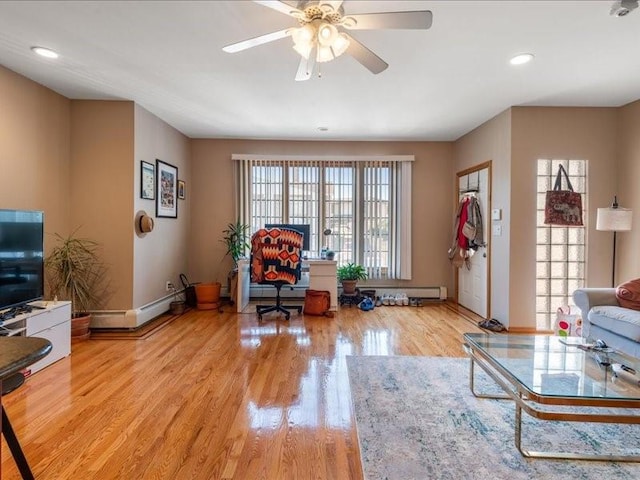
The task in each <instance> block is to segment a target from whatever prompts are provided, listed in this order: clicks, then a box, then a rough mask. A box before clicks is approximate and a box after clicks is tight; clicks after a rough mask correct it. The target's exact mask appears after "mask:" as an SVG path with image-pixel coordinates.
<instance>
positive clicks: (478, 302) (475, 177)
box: [456, 162, 491, 319]
mask: <svg viewBox="0 0 640 480" xmlns="http://www.w3.org/2000/svg"><path fill="white" fill-rule="evenodd" d="M456 176H457V182H456V184H457V199H458V202H461V201H464V200H465V199H467V198H468V197H473V199H475V201H476V202H477V204H478V206H479V209H480V214H481V216H482V231H483V239H482V240H483V243H482V244H481V246H480V247H478V249H477V250H475V251H473V250H472V251H470V253H471V255H470V257H469V258H468V259H467V262H465V265H463V266H462V267H460V268H457V269H456V286H457V289H456V296H457V302H458V304H459V305H461V306H463V307H465V308H466V309H468V310H471V311H472V312H474V313H476V314H478V315H479V316H481V317H482V318H485V319H488V318H490V312H491V299H490V275H489V271H490V265H491V255H490V252H491V230H490V228H491V222H490V218H489V217H490V212H491V162H486V163H483V164H480V165H477V166H475V167H471V168H469V169H466V170H463V171H461V172H458V173H457V174H456Z"/></svg>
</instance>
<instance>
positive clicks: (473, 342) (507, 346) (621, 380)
mask: <svg viewBox="0 0 640 480" xmlns="http://www.w3.org/2000/svg"><path fill="white" fill-rule="evenodd" d="M463 338H464V348H465V351H466V352H467V354H468V355H469V358H470V359H471V362H470V364H471V366H470V372H469V386H470V388H471V391H472V392H473V394H474V395H475V396H476V397H479V398H503V399H511V400H514V402H515V444H516V447H517V448H518V450H519V451H520V453H521V454H522V455H523V456H525V457H532V458H556V459H558V458H560V459H581V460H613V461H626V462H640V455H583V454H580V453H569V452H566V453H565V452H540V451H530V450H527V449H525V448H523V446H522V411H523V410H524V411H525V412H526V413H528V414H529V415H531V416H532V417H535V418H537V419H540V420H555V421H563V422H599V423H625V424H638V423H640V383H639V382H640V359H637V358H632V357H628V356H626V355H622V354H620V353H618V352H615V351H613V350H612V349H609V348H604V349H594V348H590V346H589V344H587V343H586V342H584V341H583V340H582V339H580V338H577V337H575V338H574V337H569V338H563V337H556V336H549V335H515V334H499V335H495V334H486V333H465V334H464V336H463ZM475 364H478V365H479V366H480V367H481V368H482V369H483V370H484V371H485V372H486V373H487V374H488V375H489V377H491V378H492V379H493V380H494V381H495V382H496V383H497V384H498V385H499V386H500V387H501V388H502V390H503V391H504V393H505V395H491V394H486V393H485V394H483V393H478V392H476V391H475V389H474V366H475Z"/></svg>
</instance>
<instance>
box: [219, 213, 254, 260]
mask: <svg viewBox="0 0 640 480" xmlns="http://www.w3.org/2000/svg"><path fill="white" fill-rule="evenodd" d="M248 230H249V225H247V224H245V223H240V219H237V220H236V221H235V223H230V224H229V225H227V228H226V229H225V230H223V231H222V233H223V234H224V236H223V237H222V239H221V240H220V241H221V242H222V243H224V244H225V246H226V247H227V252H226V253H225V255H229V256H230V257H231V259H232V260H233V268H234V269H237V268H238V260H240V259H241V258H242V257H243V256H244V253H245V252H246V251H247V250H248V249H249V243H248V240H249V234H248V233H247V231H248Z"/></svg>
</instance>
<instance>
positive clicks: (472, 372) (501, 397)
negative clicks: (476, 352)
mask: <svg viewBox="0 0 640 480" xmlns="http://www.w3.org/2000/svg"><path fill="white" fill-rule="evenodd" d="M467 353H469V360H470V362H469V388H470V390H471V393H473V396H474V397H476V398H493V399H496V400H512V398H511V397H510V396H509V395H494V394H487V393H477V392H476V391H475V389H474V377H475V368H474V364H475V361H474V357H473V354H472V353H470V352H469V351H467ZM481 367H482V365H481ZM485 371H486V370H485ZM489 376H491V375H489Z"/></svg>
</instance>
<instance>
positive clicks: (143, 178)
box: [140, 160, 156, 200]
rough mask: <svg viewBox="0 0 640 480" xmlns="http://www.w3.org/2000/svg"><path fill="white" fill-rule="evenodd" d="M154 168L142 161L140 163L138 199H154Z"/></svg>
mask: <svg viewBox="0 0 640 480" xmlns="http://www.w3.org/2000/svg"><path fill="white" fill-rule="evenodd" d="M155 168H156V167H154V166H153V164H152V163H149V162H145V161H144V160H143V161H141V162H140V198H145V199H147V200H153V199H154V192H155V187H156V184H155V178H154V176H155V173H156V170H155Z"/></svg>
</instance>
